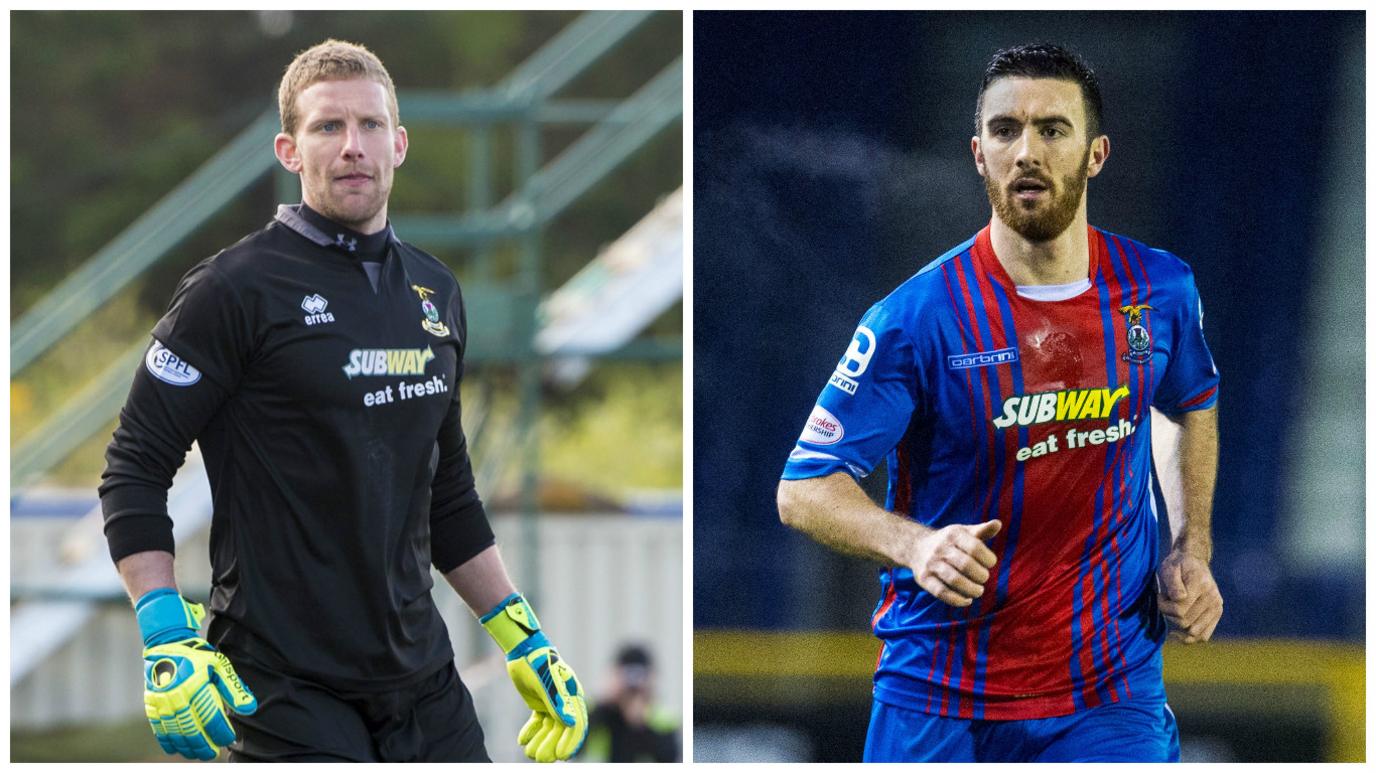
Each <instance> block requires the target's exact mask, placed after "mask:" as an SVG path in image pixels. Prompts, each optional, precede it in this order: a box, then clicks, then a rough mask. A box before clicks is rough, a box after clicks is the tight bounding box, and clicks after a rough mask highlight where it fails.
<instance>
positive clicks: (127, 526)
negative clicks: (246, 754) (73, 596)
mask: <svg viewBox="0 0 1376 773" xmlns="http://www.w3.org/2000/svg"><path fill="white" fill-rule="evenodd" d="M247 319H248V315H247V314H246V312H245V310H244V308H243V306H242V304H241V303H240V301H239V297H238V295H237V293H235V291H234V290H233V288H231V287H229V286H228V284H227V281H226V279H225V278H224V277H223V276H222V275H220V274H219V272H218V271H217V270H215V269H214V267H213V266H212V265H210V263H209V262H203V263H201V264H200V265H198V266H197V267H196V268H194V269H192V270H191V271H190V272H189V273H188V274H187V275H186V277H184V278H183V279H182V283H181V285H180V286H179V287H178V288H177V292H176V295H175V296H174V297H173V300H172V304H171V306H170V307H169V309H168V311H167V314H166V315H164V316H163V318H162V320H160V321H159V322H158V324H157V326H156V327H155V328H154V330H153V341H152V343H151V344H150V346H149V348H148V351H147V353H146V354H145V357H144V360H143V362H141V363H140V364H139V367H138V369H137V371H136V372H135V374H134V381H133V385H132V386H131V387H130V390H129V397H128V399H127V400H126V401H125V405H124V408H123V409H122V410H121V411H120V423H119V427H118V428H116V430H115V434H114V438H113V439H112V441H111V443H110V446H109V448H108V449H107V450H106V456H105V458H106V469H105V473H104V474H103V475H102V483H101V486H100V500H101V508H102V510H103V511H104V515H105V535H106V539H107V541H108V542H109V546H110V558H111V559H112V560H113V561H114V562H115V566H116V568H117V569H118V571H119V574H120V579H121V580H122V581H123V582H124V586H125V589H126V590H127V591H128V592H129V597H130V599H131V600H132V601H133V602H134V612H135V616H136V618H137V620H138V625H139V632H140V634H141V636H142V639H143V660H144V663H143V667H144V708H145V710H146V714H147V717H148V722H149V725H150V727H151V728H152V730H153V734H154V736H155V737H156V738H157V740H158V743H159V745H160V746H162V749H163V751H165V752H167V753H168V754H180V755H182V756H184V757H188V758H191V759H203V760H208V759H214V758H215V757H216V756H217V755H218V753H219V747H221V746H224V745H225V744H228V743H230V742H231V741H233V740H234V738H235V734H234V730H233V727H232V726H231V725H230V723H229V719H228V714H227V711H226V706H229V707H230V708H232V709H233V710H235V711H237V712H239V713H241V714H251V713H253V712H254V711H255V710H256V709H257V699H256V698H255V697H254V695H253V693H252V692H250V691H249V689H248V688H247V687H246V686H245V685H244V684H243V682H241V681H240V680H239V677H238V675H237V674H236V673H235V671H234V667H233V666H232V665H231V664H230V662H229V659H228V658H227V657H225V655H224V654H222V653H220V652H218V651H216V650H215V648H214V647H212V646H211V645H210V644H209V643H207V642H206V641H205V639H203V638H202V637H201V634H200V626H201V622H202V621H203V619H204V617H205V610H204V608H203V607H202V606H201V605H200V604H195V603H192V602H189V601H187V600H186V599H184V598H182V596H181V593H180V592H179V591H178V589H177V586H176V580H175V577H174V575H173V553H174V552H175V550H176V542H175V540H174V538H173V534H172V520H171V518H170V517H169V515H168V512H167V492H168V489H169V488H171V485H172V478H173V476H174V475H175V474H176V471H177V469H178V468H179V467H180V466H181V465H182V463H183V461H185V458H186V452H187V450H189V449H190V447H191V444H192V442H193V441H194V440H195V439H196V437H197V436H199V435H200V433H201V432H202V430H203V429H204V428H205V427H206V425H207V424H208V423H209V422H210V421H211V419H212V418H213V417H214V416H215V414H216V413H217V412H219V410H220V408H221V406H222V405H223V404H224V402H225V401H226V400H227V399H228V397H229V395H230V394H231V392H232V391H233V388H234V387H235V385H236V384H237V383H238V380H239V376H240V373H241V371H242V368H243V364H244V363H245V362H247V360H248V358H249V354H250V351H251V347H252V340H253V335H252V330H251V325H250V323H249V322H248V321H247Z"/></svg>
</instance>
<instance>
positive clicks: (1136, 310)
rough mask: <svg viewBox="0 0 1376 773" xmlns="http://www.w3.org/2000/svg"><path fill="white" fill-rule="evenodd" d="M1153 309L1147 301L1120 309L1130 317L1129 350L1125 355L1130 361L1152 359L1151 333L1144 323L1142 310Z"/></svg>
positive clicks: (1140, 361)
mask: <svg viewBox="0 0 1376 773" xmlns="http://www.w3.org/2000/svg"><path fill="white" fill-rule="evenodd" d="M1151 310H1152V308H1151V307H1150V306H1148V305H1147V304H1145V303H1141V304H1138V305H1136V306H1124V307H1123V308H1121V309H1119V310H1118V311H1120V312H1122V313H1123V314H1126V315H1127V318H1128V350H1127V353H1125V354H1124V355H1123V359H1125V360H1127V361H1128V362H1133V363H1139V364H1140V363H1143V362H1146V361H1147V360H1150V359H1151V333H1150V332H1148V330H1147V328H1146V325H1144V324H1142V312H1144V311H1151Z"/></svg>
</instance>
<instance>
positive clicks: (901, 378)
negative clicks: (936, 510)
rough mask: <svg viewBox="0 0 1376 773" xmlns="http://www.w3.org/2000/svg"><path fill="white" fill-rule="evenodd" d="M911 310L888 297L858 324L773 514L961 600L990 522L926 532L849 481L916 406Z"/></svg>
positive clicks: (974, 586) (975, 583)
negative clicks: (905, 570) (908, 572)
mask: <svg viewBox="0 0 1376 773" xmlns="http://www.w3.org/2000/svg"><path fill="white" fill-rule="evenodd" d="M915 316H916V315H915V312H914V310H913V308H912V307H911V306H908V305H905V301H904V298H903V297H901V296H900V295H899V294H895V295H893V296H890V297H889V298H887V299H885V300H884V301H882V302H880V303H878V304H876V305H875V306H874V307H873V308H871V309H870V310H869V311H868V312H867V313H866V314H865V316H864V317H863V318H862V319H861V320H860V325H859V326H858V327H857V328H856V331H855V334H854V336H852V338H851V342H850V345H849V346H848V347H847V348H846V351H845V353H844V354H843V355H842V356H841V360H840V362H838V363H837V365H836V370H835V372H833V373H832V375H831V378H830V379H828V382H827V385H826V387H824V388H823V389H822V394H821V396H819V397H818V398H817V404H816V406H814V407H813V409H812V415H811V416H809V417H808V420H807V423H806V425H805V426H804V429H803V432H802V435H801V437H799V439H798V444H797V446H796V447H795V448H794V449H793V453H792V454H790V455H789V458H788V463H787V464H786V465H785V467H784V473H783V480H782V481H781V482H780V484H779V493H778V505H779V517H780V519H781V520H782V521H783V522H784V523H785V524H786V525H788V526H791V527H793V528H795V529H798V530H799V531H801V532H803V533H804V534H807V535H808V536H810V537H812V538H813V539H815V540H817V541H818V542H821V543H822V544H824V545H827V546H829V547H831V548H834V549H836V550H839V551H841V552H844V553H849V554H852V555H858V556H862V557H865V558H870V559H873V560H876V561H880V562H883V563H885V564H888V565H890V566H906V567H908V568H910V569H912V571H913V577H914V579H915V581H916V582H917V584H918V585H919V586H920V587H921V588H923V589H924V590H926V591H927V592H928V593H930V594H932V595H933V596H935V597H937V598H938V599H940V600H941V601H943V602H945V603H947V604H951V605H953V606H962V607H963V606H969V605H970V604H971V603H973V600H974V599H976V598H979V597H980V596H981V595H983V592H984V590H983V588H984V583H985V582H987V581H988V579H989V569H990V568H991V567H993V566H994V563H995V557H994V553H993V551H991V550H990V549H989V548H988V546H987V545H985V544H984V543H983V540H987V539H989V538H991V537H993V536H994V535H995V534H997V533H998V530H999V528H1000V524H999V522H998V521H989V522H986V523H982V524H977V525H966V524H953V525H949V526H945V527H942V528H939V529H933V528H931V527H929V526H926V525H924V524H922V523H920V522H919V520H917V519H915V518H909V517H906V516H905V515H904V514H895V513H892V512H889V511H888V510H885V509H884V508H882V507H879V506H877V505H875V504H874V503H873V502H871V501H870V499H869V497H868V496H866V495H865V492H863V491H861V489H860V487H859V485H857V484H856V482H855V479H856V478H858V477H862V476H865V475H868V474H869V473H870V472H871V471H872V470H873V469H874V467H875V465H876V464H877V463H878V462H879V460H880V459H883V458H884V456H885V455H886V454H888V453H889V451H891V450H892V449H893V448H894V446H895V445H896V444H897V443H898V442H899V440H900V439H901V438H902V436H903V433H904V431H905V430H906V429H907V427H908V424H909V422H910V421H911V420H912V418H913V414H914V412H915V411H919V410H922V409H923V400H924V396H923V393H922V389H921V387H920V386H919V385H920V384H921V383H922V381H923V379H922V373H921V370H922V364H921V361H922V358H921V357H920V356H919V354H918V352H917V347H916V345H915V343H914V341H913V339H912V337H911V336H910V335H909V334H908V329H909V327H910V326H911V324H912V318H913V317H915Z"/></svg>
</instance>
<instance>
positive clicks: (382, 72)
mask: <svg viewBox="0 0 1376 773" xmlns="http://www.w3.org/2000/svg"><path fill="white" fill-rule="evenodd" d="M353 78H365V79H367V80H370V81H374V82H376V83H380V84H382V86H383V88H385V89H387V110H388V111H389V112H390V113H391V115H392V126H393V127H395V126H396V125H397V124H398V122H399V118H398V116H397V90H396V87H395V86H393V85H392V76H391V75H388V74H387V68H386V67H383V66H382V60H380V59H378V58H377V55H376V54H374V53H373V52H372V51H369V50H368V49H367V48H364V47H363V46H360V45H358V44H357V43H349V42H347V41H343V40H335V39H333V38H331V39H329V40H326V41H325V42H324V43H318V44H316V45H314V46H311V47H310V48H308V49H306V50H305V51H302V52H301V53H299V54H297V55H296V58H295V59H293V60H291V64H289V65H287V70H286V72H284V73H282V83H281V84H280V85H279V86H278V87H277V111H278V113H279V114H280V115H281V117H282V131H283V132H285V133H287V134H290V135H292V136H296V128H297V124H298V123H299V122H300V120H301V115H300V113H298V112H297V107H296V98H297V97H298V96H300V95H301V92H303V91H305V90H306V89H307V88H310V87H311V86H313V85H315V84H316V83H319V82H321V81H342V80H351V79H353Z"/></svg>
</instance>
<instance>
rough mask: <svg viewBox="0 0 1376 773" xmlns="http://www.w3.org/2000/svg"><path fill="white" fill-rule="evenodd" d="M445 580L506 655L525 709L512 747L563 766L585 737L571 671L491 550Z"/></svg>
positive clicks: (584, 709) (583, 704)
mask: <svg viewBox="0 0 1376 773" xmlns="http://www.w3.org/2000/svg"><path fill="white" fill-rule="evenodd" d="M444 578H445V579H446V580H448V581H449V584H450V585H452V586H453V587H454V590H455V591H456V592H457V593H458V594H459V595H460V596H462V597H463V600H464V602H465V603H467V604H468V607H469V609H472V610H473V613H474V614H475V615H479V616H480V617H479V620H480V621H481V622H482V624H483V627H484V628H486V629H487V632H488V633H489V634H491V635H492V638H493V639H494V640H496V642H497V644H498V645H499V646H500V647H501V648H502V651H503V652H504V653H506V670H507V674H508V675H509V676H510V677H511V681H512V683H513V684H514V685H516V691H517V692H518V693H520V694H521V697H522V698H523V699H524V700H525V702H526V705H527V706H529V707H530V710H531V714H530V719H529V720H527V721H526V724H525V726H524V727H522V728H521V732H520V733H519V734H518V735H517V737H516V742H517V743H518V744H520V745H521V746H522V747H524V749H525V753H526V756H527V757H530V758H531V759H533V760H536V761H537V762H553V761H555V760H566V759H568V758H569V757H572V756H573V755H574V754H577V753H578V750H579V749H580V748H582V746H583V741H584V740H585V739H586V738H587V735H588V705H587V697H586V695H585V693H584V692H583V686H582V684H580V683H579V681H578V677H577V676H576V675H575V674H574V673H573V668H572V667H570V666H569V664H568V663H567V662H565V661H564V660H563V658H562V657H561V656H560V655H559V651H558V650H557V649H555V648H554V645H553V644H551V643H550V641H549V639H548V638H547V637H546V636H545V633H544V631H543V630H542V629H541V628H540V621H539V619H537V618H536V617H535V611H534V610H533V609H531V607H530V603H529V602H527V601H526V599H525V597H524V596H522V595H521V594H520V593H518V592H517V591H516V586H515V585H513V584H512V582H511V578H510V576H508V575H507V572H506V566H505V565H504V564H503V563H502V555H501V553H500V552H498V550H497V546H496V545H492V546H490V547H488V548H487V549H485V550H483V551H482V552H480V553H478V554H477V555H476V556H474V557H472V558H470V559H468V560H467V561H465V562H464V563H462V564H460V565H459V566H457V567H455V568H454V569H451V570H450V571H448V572H445V574H444Z"/></svg>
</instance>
